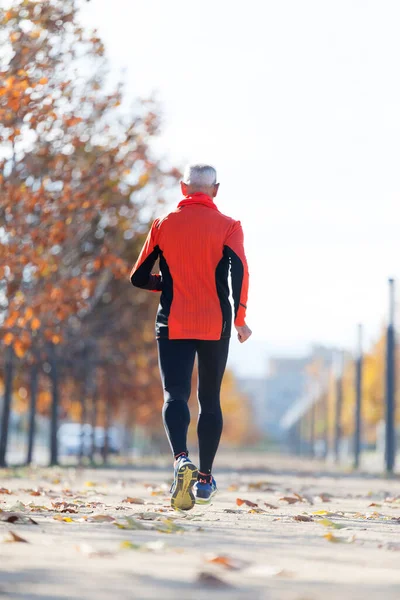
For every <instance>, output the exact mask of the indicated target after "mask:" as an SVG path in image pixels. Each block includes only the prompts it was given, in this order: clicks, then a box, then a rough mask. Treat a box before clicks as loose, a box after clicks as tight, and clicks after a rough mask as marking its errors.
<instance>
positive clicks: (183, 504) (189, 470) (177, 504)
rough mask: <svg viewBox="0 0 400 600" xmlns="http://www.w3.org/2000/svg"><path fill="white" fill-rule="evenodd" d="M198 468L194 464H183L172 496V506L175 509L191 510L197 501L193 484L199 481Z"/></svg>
mask: <svg viewBox="0 0 400 600" xmlns="http://www.w3.org/2000/svg"><path fill="white" fill-rule="evenodd" d="M197 475H198V470H197V469H196V467H195V466H194V465H192V464H186V465H182V466H181V467H180V469H179V470H178V473H177V483H176V486H175V489H174V491H173V493H172V496H171V506H172V508H174V509H175V510H190V509H192V508H193V506H194V505H195V503H196V500H195V497H194V494H193V491H192V489H193V486H194V484H195V483H196V481H197Z"/></svg>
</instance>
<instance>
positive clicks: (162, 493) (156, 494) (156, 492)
mask: <svg viewBox="0 0 400 600" xmlns="http://www.w3.org/2000/svg"><path fill="white" fill-rule="evenodd" d="M165 493H166V492H164V490H153V491H152V492H151V493H150V496H164V495H165Z"/></svg>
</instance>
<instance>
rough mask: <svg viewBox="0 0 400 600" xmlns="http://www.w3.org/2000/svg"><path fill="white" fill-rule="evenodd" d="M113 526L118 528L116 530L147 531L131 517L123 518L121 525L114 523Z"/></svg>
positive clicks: (117, 522) (119, 522) (118, 522)
mask: <svg viewBox="0 0 400 600" xmlns="http://www.w3.org/2000/svg"><path fill="white" fill-rule="evenodd" d="M114 525H115V526H116V527H118V529H129V530H135V529H147V527H145V526H144V525H142V523H141V522H140V521H137V520H136V519H134V518H132V517H125V522H123V523H121V521H114Z"/></svg>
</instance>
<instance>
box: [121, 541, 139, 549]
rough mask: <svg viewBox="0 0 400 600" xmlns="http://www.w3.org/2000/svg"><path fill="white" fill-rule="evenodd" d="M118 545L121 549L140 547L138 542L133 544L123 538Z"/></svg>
mask: <svg viewBox="0 0 400 600" xmlns="http://www.w3.org/2000/svg"><path fill="white" fill-rule="evenodd" d="M119 547H120V549H121V550H140V549H141V548H142V546H141V545H140V544H133V543H132V542H129V541H128V540H124V541H123V542H121V543H120V545H119Z"/></svg>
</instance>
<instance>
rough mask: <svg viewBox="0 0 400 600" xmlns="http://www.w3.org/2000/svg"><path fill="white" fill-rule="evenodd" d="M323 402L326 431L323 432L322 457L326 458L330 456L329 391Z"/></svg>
mask: <svg viewBox="0 0 400 600" xmlns="http://www.w3.org/2000/svg"><path fill="white" fill-rule="evenodd" d="M322 402H323V421H324V433H323V442H324V450H323V455H322V458H324V459H325V460H326V459H327V458H328V454H329V393H328V392H325V394H324V397H323V399H322Z"/></svg>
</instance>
